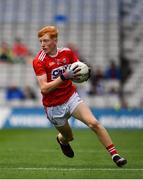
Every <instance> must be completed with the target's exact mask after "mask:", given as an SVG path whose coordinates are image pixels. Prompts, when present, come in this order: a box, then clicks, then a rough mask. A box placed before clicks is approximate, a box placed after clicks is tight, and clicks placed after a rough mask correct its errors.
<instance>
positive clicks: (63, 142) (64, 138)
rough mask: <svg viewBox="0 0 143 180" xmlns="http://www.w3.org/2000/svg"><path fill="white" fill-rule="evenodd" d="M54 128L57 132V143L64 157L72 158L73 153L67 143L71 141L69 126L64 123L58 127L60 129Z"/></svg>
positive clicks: (71, 134) (71, 135)
mask: <svg viewBox="0 0 143 180" xmlns="http://www.w3.org/2000/svg"><path fill="white" fill-rule="evenodd" d="M55 127H56V129H57V130H58V131H59V134H58V136H57V141H58V143H59V144H60V147H61V149H62V152H63V153H64V154H65V155H66V156H68V157H71V158H72V157H73V156H74V152H73V150H72V148H71V146H70V144H69V141H72V140H73V133H72V130H71V127H70V126H69V123H68V121H66V123H65V124H64V126H60V127H57V126H55Z"/></svg>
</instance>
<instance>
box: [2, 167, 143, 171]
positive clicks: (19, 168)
mask: <svg viewBox="0 0 143 180" xmlns="http://www.w3.org/2000/svg"><path fill="white" fill-rule="evenodd" d="M0 169H1V170H4V169H9V170H10V169H13V170H16V169H18V170H49V171H143V168H138V169H135V168H125V169H122V168H118V169H115V168H48V167H43V168H42V167H41V168H40V167H39V168H38V167H37V168H36V167H27V168H26V167H3V168H0Z"/></svg>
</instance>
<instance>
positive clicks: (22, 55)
mask: <svg viewBox="0 0 143 180" xmlns="http://www.w3.org/2000/svg"><path fill="white" fill-rule="evenodd" d="M12 52H13V56H14V59H15V62H16V63H26V61H25V59H26V58H27V56H28V54H29V50H28V48H27V46H26V45H25V44H24V43H23V42H22V40H21V39H20V38H18V37H17V38H15V41H14V44H13V47H12Z"/></svg>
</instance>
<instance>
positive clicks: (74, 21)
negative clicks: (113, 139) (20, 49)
mask: <svg viewBox="0 0 143 180" xmlns="http://www.w3.org/2000/svg"><path fill="white" fill-rule="evenodd" d="M122 2H123V4H122V5H123V30H124V35H125V39H124V50H125V56H126V57H127V58H128V59H129V60H130V61H131V66H132V68H133V69H134V71H133V74H132V75H131V77H130V78H129V79H128V80H127V82H126V83H125V85H124V93H125V94H126V96H125V97H126V99H125V100H127V101H128V104H129V105H130V106H136V107H139V106H140V105H141V102H142V99H143V95H142V93H141V92H142V85H141V84H143V83H142V80H143V78H142V67H143V63H141V59H142V57H143V54H142V42H143V41H142V38H141V37H142V28H143V26H142V23H140V22H141V21H142V12H143V2H142V1H139V0H138V1H135V0H125V1H122ZM119 3H120V1H119V0H88V1H87V0H72V1H71V0H48V1H47V0H30V1H29V0H5V1H3V0H0V42H3V41H5V42H8V44H10V46H11V47H12V45H13V42H14V39H15V37H20V38H21V39H22V40H23V42H24V44H26V45H27V46H28V48H29V49H30V51H31V52H32V54H33V55H35V53H36V52H37V50H38V49H39V43H38V40H37V38H36V33H37V30H38V29H39V28H41V27H42V26H44V25H46V24H55V25H57V26H58V27H59V29H60V37H59V46H64V45H66V44H68V43H71V42H72V43H74V44H75V45H76V46H77V47H78V49H79V52H80V53H81V54H82V57H84V58H85V59H86V61H88V63H89V64H91V65H92V67H93V69H94V67H97V66H100V67H101V68H102V69H103V70H104V69H105V68H106V67H107V65H108V63H109V60H110V59H114V60H115V63H116V64H117V65H119V63H120V62H119V61H120V59H119V53H120V49H119V48H120V46H119V45H120V44H119V43H120V39H119V38H120V37H119V30H120V28H119V24H120V23H119V7H120V4H119ZM0 76H1V78H0V96H1V97H3V98H4V89H5V88H6V87H7V86H8V85H9V81H10V82H15V83H16V85H18V86H20V87H24V86H26V85H27V84H30V85H31V86H32V87H33V88H34V89H37V82H36V80H35V78H34V74H33V70H32V67H31V64H0ZM113 85H114V86H116V87H118V88H120V81H118V80H117V81H116V82H115V81H112V80H111V81H110V82H109V81H108V82H107V81H104V82H103V87H104V88H106V92H108V90H109V89H110V86H113ZM85 86H86V88H85V91H88V90H89V89H88V88H89V84H88V83H87V84H86V85H85ZM135 92H136V93H135ZM84 94H85V93H84ZM136 94H137V95H136ZM104 96H105V97H104ZM131 96H132V97H134V98H131ZM114 97H115V98H113V99H115V100H113V99H112V103H108V99H109V98H110V95H109V94H108V93H106V95H103V96H97V95H95V96H94V98H93V97H90V96H87V95H86V97H85V98H86V99H87V101H88V102H90V103H91V101H92V103H91V104H92V105H94V106H100V107H105V106H108V107H111V106H114V105H116V104H119V105H120V98H119V95H118V94H114ZM136 98H138V99H140V100H136ZM132 101H133V102H132ZM2 102H3V103H4V101H1V104H3V103H2ZM38 102H40V101H39V100H38ZM27 104H28V103H27Z"/></svg>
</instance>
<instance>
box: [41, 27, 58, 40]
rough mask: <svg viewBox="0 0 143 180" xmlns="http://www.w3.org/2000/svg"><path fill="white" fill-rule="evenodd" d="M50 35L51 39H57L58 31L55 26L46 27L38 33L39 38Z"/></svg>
mask: <svg viewBox="0 0 143 180" xmlns="http://www.w3.org/2000/svg"><path fill="white" fill-rule="evenodd" d="M45 34H48V35H49V36H50V38H57V37H58V30H57V28H56V27H55V26H45V27H43V28H42V29H40V30H39V31H38V38H40V37H42V36H44V35H45Z"/></svg>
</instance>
